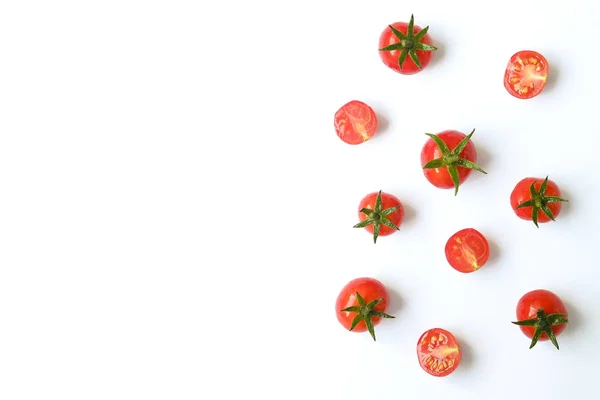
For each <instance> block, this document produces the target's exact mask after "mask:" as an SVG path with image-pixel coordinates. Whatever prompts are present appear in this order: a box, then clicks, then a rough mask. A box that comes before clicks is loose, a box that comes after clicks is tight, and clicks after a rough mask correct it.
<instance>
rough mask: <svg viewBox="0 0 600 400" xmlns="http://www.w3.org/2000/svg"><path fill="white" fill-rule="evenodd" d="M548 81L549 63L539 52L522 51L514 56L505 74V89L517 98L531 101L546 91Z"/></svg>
mask: <svg viewBox="0 0 600 400" xmlns="http://www.w3.org/2000/svg"><path fill="white" fill-rule="evenodd" d="M547 79H548V61H547V60H546V58H544V56H543V55H541V54H540V53H538V52H537V51H532V50H521V51H518V52H516V53H515V54H513V56H512V57H511V58H510V60H509V61H508V65H507V66H506V72H505V73H504V87H505V88H506V90H507V91H508V93H510V94H511V95H513V96H514V97H516V98H519V99H530V98H532V97H535V96H537V95H538V94H540V93H541V92H542V90H544V87H545V86H546V80H547Z"/></svg>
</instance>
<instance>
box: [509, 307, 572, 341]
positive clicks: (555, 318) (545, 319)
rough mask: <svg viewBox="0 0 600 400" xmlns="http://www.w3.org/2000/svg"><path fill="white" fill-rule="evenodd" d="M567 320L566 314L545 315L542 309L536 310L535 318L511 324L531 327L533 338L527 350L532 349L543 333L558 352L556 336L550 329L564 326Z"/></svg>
mask: <svg viewBox="0 0 600 400" xmlns="http://www.w3.org/2000/svg"><path fill="white" fill-rule="evenodd" d="M568 322H569V320H568V319H567V315H566V314H549V315H548V314H546V312H545V311H544V310H542V309H539V310H537V316H536V317H535V318H531V319H526V320H523V321H517V322H513V324H515V325H520V326H533V327H534V332H533V338H532V339H531V345H530V346H529V348H530V349H531V348H533V346H535V344H536V343H537V342H538V340H539V339H540V336H542V333H545V334H546V335H548V337H549V338H550V341H551V342H552V344H553V345H554V347H556V349H557V350H560V349H559V347H558V341H557V340H556V336H555V335H554V332H552V327H553V326H554V325H560V324H566V323H568Z"/></svg>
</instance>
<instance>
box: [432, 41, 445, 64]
mask: <svg viewBox="0 0 600 400" xmlns="http://www.w3.org/2000/svg"><path fill="white" fill-rule="evenodd" d="M433 45H434V46H435V47H437V50H434V51H433V57H431V62H430V63H429V65H428V67H432V68H433V67H436V66H437V65H438V64H442V63H443V61H444V57H445V56H446V44H445V43H444V42H443V41H441V40H437V39H433Z"/></svg>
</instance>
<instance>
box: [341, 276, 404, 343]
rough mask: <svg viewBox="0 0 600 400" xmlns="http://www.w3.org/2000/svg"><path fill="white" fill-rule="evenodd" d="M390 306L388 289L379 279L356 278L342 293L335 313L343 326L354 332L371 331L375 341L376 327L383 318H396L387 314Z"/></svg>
mask: <svg viewBox="0 0 600 400" xmlns="http://www.w3.org/2000/svg"><path fill="white" fill-rule="evenodd" d="M388 305H389V296H388V292H387V289H386V288H385V286H384V285H383V283H381V282H380V281H378V280H377V279H374V278H368V277H363V278H356V279H353V280H351V281H350V282H348V283H347V284H346V285H345V286H344V287H343V288H342V290H341V291H340V294H339V295H338V297H337V299H336V302H335V312H336V316H337V319H338V321H339V323H340V324H342V326H343V327H344V328H346V329H348V330H350V331H353V332H365V331H369V333H370V334H371V337H372V338H373V340H375V328H374V327H375V325H377V324H379V322H381V319H382V318H394V317H393V316H391V315H389V314H386V312H385V311H386V310H387V308H388Z"/></svg>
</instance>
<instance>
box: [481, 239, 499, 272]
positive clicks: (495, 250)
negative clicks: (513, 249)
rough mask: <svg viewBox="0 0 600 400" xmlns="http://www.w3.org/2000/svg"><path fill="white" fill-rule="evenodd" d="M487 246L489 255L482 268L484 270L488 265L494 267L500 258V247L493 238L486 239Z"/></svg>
mask: <svg viewBox="0 0 600 400" xmlns="http://www.w3.org/2000/svg"><path fill="white" fill-rule="evenodd" d="M486 239H487V241H488V245H489V246H490V255H489V257H488V260H487V262H486V263H485V265H484V266H483V267H482V268H486V267H488V266H489V265H491V266H494V265H495V264H496V263H497V261H498V260H499V258H500V254H501V253H500V247H499V246H498V244H497V243H496V241H495V240H494V239H493V238H489V237H486Z"/></svg>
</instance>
